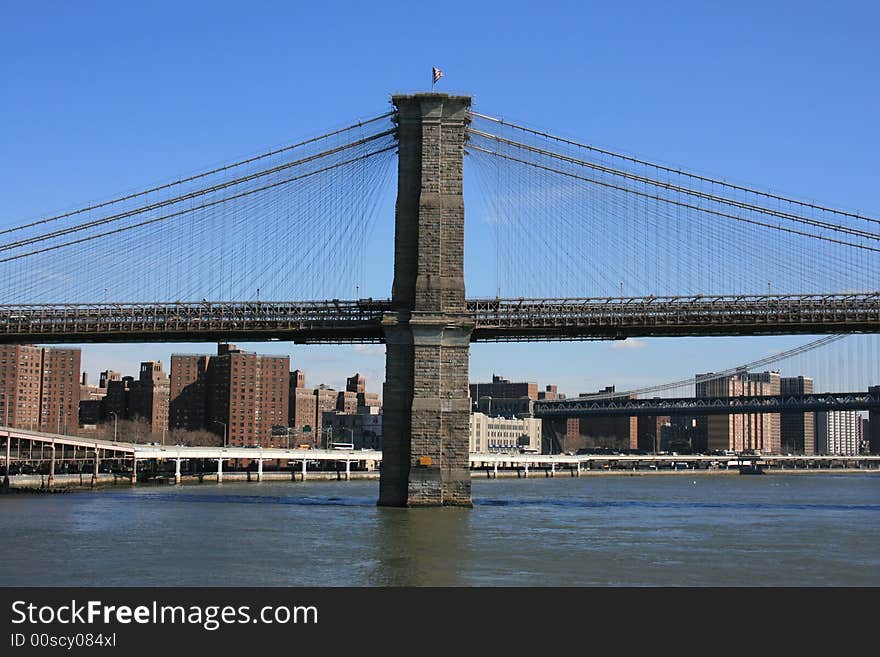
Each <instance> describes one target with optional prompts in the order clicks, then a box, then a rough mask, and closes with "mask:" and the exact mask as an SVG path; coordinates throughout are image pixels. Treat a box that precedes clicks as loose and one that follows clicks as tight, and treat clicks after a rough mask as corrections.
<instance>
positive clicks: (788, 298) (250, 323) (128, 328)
mask: <svg viewBox="0 0 880 657" xmlns="http://www.w3.org/2000/svg"><path fill="white" fill-rule="evenodd" d="M467 308H468V312H469V313H470V315H471V316H472V317H473V321H474V331H473V333H472V338H471V339H472V341H474V342H497V341H548V340H608V339H624V338H627V337H648V336H705V335H771V334H795V333H800V334H822V333H861V332H864V333H876V332H880V292H870V293H864V294H822V295H815V294H814V295H752V296H745V295H743V296H696V297H631V298H630V297H620V298H592V299H474V300H470V301H468V302H467ZM391 311H392V309H391V302H390V301H388V300H374V299H360V300H354V301H352V300H338V299H333V300H328V301H287V302H208V301H202V302H187V303H183V302H174V303H107V304H65V305H3V306H0V343H28V342H38V343H44V344H46V343H80V342H82V343H85V342H212V341H218V340H247V341H269V340H285V341H290V342H294V343H357V342H383V341H384V335H383V332H382V320H383V317H385V316H386V314H387V313H389V312H391Z"/></svg>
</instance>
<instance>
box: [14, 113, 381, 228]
mask: <svg viewBox="0 0 880 657" xmlns="http://www.w3.org/2000/svg"><path fill="white" fill-rule="evenodd" d="M394 113H395V112H393V111H391V112H386V113H384V114H380V115H379V116H374V117H373V118H370V119H365V120H363V121H358V122H357V123H353V124H351V125H347V126H345V127H344V128H339V129H338V130H334V131H333V132H328V133H325V134H323V135H319V136H317V137H312V138H310V139H306V140H305V141H301V142H297V143H295V144H290V145H289V146H284V147H283V148H277V149H275V150H271V151H267V152H265V153H261V154H260V155H255V156H253V157H249V158H247V159H244V160H239V161H238V162H234V163H232V164H227V165H224V166H222V167H218V168H216V169H211V170H210V171H205V172H203V173H197V174H195V175H192V176H189V177H186V178H180V179H178V180H175V181H173V182H170V183H165V184H163V185H159V186H158V187H152V188H150V189H145V190H143V191H141V192H136V193H133V194H128V195H126V196H120V197H119V198H115V199H112V200H109V201H103V202H101V203H96V204H94V205H89V206H86V207H84V208H80V209H78V210H72V211H70V212H65V213H63V214H58V215H55V216H52V217H47V218H45V219H40V220H38V221H32V222H30V223H27V224H22V225H20V226H13V227H12V228H4V229H2V230H0V235H5V234H6V233H12V232H15V231H18V230H24V229H25V228H32V227H34V226H39V225H41V224H46V223H49V222H51V221H57V220H59V219H66V218H67V217H72V216H75V215H78V214H82V213H83V212H89V211H90V210H97V209H99V208H103V207H107V206H108V205H113V204H115V203H121V202H123V201H129V200H131V199H133V198H138V197H140V196H145V195H147V194H152V193H153V192H159V191H162V190H163V189H168V188H170V187H174V186H176V185H182V184H185V183H188V182H192V181H193V180H198V179H200V178H206V177H208V176H212V175H214V174H216V173H222V172H224V171H228V170H230V169H234V168H236V167H240V166H244V165H245V164H250V163H252V162H257V161H258V160H262V159H265V158H267V157H272V156H273V155H278V154H279V153H284V152H286V151H289V150H293V149H295V148H300V147H302V146H306V145H308V144H313V143H315V142H318V141H321V140H322V139H327V138H329V137H334V136H336V135H339V134H342V133H343V132H348V131H349V130H354V129H356V128H360V127H362V126H365V125H369V124H370V123H375V122H376V121H381V120H382V119H386V118H388V117H389V116H392V115H393V114H394Z"/></svg>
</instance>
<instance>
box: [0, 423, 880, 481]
mask: <svg viewBox="0 0 880 657" xmlns="http://www.w3.org/2000/svg"><path fill="white" fill-rule="evenodd" d="M0 436H2V437H3V438H4V439H5V441H4V442H5V445H4V447H5V458H6V460H5V463H4V475H5V474H6V473H7V472H9V473H11V476H10V477H9V487H10V488H12V489H16V488H22V489H23V488H29V489H34V488H39V489H51V488H65V489H66V488H80V487H96V486H103V485H111V484H130V485H135V484H137V483H145V482H150V481H153V482H167V483H183V482H185V481H199V482H205V481H208V482H212V481H213V482H222V481H224V480H237V481H241V480H244V481H264V480H287V481H307V480H310V479H311V480H327V479H334V480H337V479H342V480H350V479H375V478H378V476H379V472H380V469H381V462H382V452H381V451H377V450H353V449H351V450H349V449H287V448H259V447H210V446H197V447H190V446H183V445H161V444H155V443H150V444H142V443H133V442H127V441H108V440H95V439H91V438H83V437H78V436H67V435H63V434H52V433H42V432H36V431H27V430H22V429H12V428H5V427H4V428H0ZM469 461H470V469H471V476H472V478H489V479H492V478H498V477H520V478H529V477H581V476H594V475H600V474H601V475H652V474H676V473H680V474H694V475H696V474H740V473H745V472H753V471H755V470H758V471H761V472H772V473H783V472H792V473H794V472H796V473H810V472H826V473H827V472H837V473H844V472H859V473H866V472H876V473H880V455H872V456H868V455H862V456H836V455H816V456H803V455H745V454H741V455H736V456H720V455H717V454H716V455H704V454H624V453H614V454H607V453H605V454H527V453H526V454H522V453H515V454H500V453H472V454H470V455H469ZM23 464H24V465H26V466H29V467H27V468H26V469H25V468H23V467H22V466H23ZM264 465H265V466H266V467H265V468H264Z"/></svg>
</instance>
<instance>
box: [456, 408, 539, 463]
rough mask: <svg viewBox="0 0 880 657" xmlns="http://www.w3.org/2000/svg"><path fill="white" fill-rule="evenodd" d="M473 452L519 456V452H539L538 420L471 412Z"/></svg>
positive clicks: (471, 445) (471, 449)
mask: <svg viewBox="0 0 880 657" xmlns="http://www.w3.org/2000/svg"><path fill="white" fill-rule="evenodd" d="M470 426H471V432H470V451H471V452H472V453H474V452H478V453H487V452H490V453H512V454H513V453H519V451H520V450H521V449H525V450H528V451H534V452H540V451H541V420H539V419H538V418H533V417H526V418H504V417H489V416H488V415H486V414H485V413H471V421H470Z"/></svg>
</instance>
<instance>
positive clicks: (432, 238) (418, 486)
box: [379, 93, 474, 507]
mask: <svg viewBox="0 0 880 657" xmlns="http://www.w3.org/2000/svg"><path fill="white" fill-rule="evenodd" d="M391 100H392V103H393V104H394V106H395V107H396V108H397V115H396V120H397V130H398V143H399V154H398V181H397V206H396V210H395V239H394V242H395V243H394V284H393V288H392V293H391V301H392V311H391V312H389V313H387V314H386V315H385V317H384V318H383V322H382V325H383V331H384V334H385V342H386V367H385V386H384V395H383V396H384V407H383V419H382V424H383V426H382V433H383V459H382V472H381V478H380V484H379V504H380V505H383V506H441V505H453V506H468V507H469V506H472V502H471V478H470V469H469V464H468V435H469V419H470V400H469V396H468V358H469V355H470V338H471V332H472V331H473V327H474V320H473V319H472V317H470V316H469V315H468V313H467V306H466V304H465V291H464V199H463V196H462V168H463V158H464V143H465V128H466V126H467V122H468V117H467V112H468V109H469V108H470V103H471V98H470V96H450V95H447V94H438V93H421V94H415V95H406V96H404V95H398V96H393V97H392V99H391Z"/></svg>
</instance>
